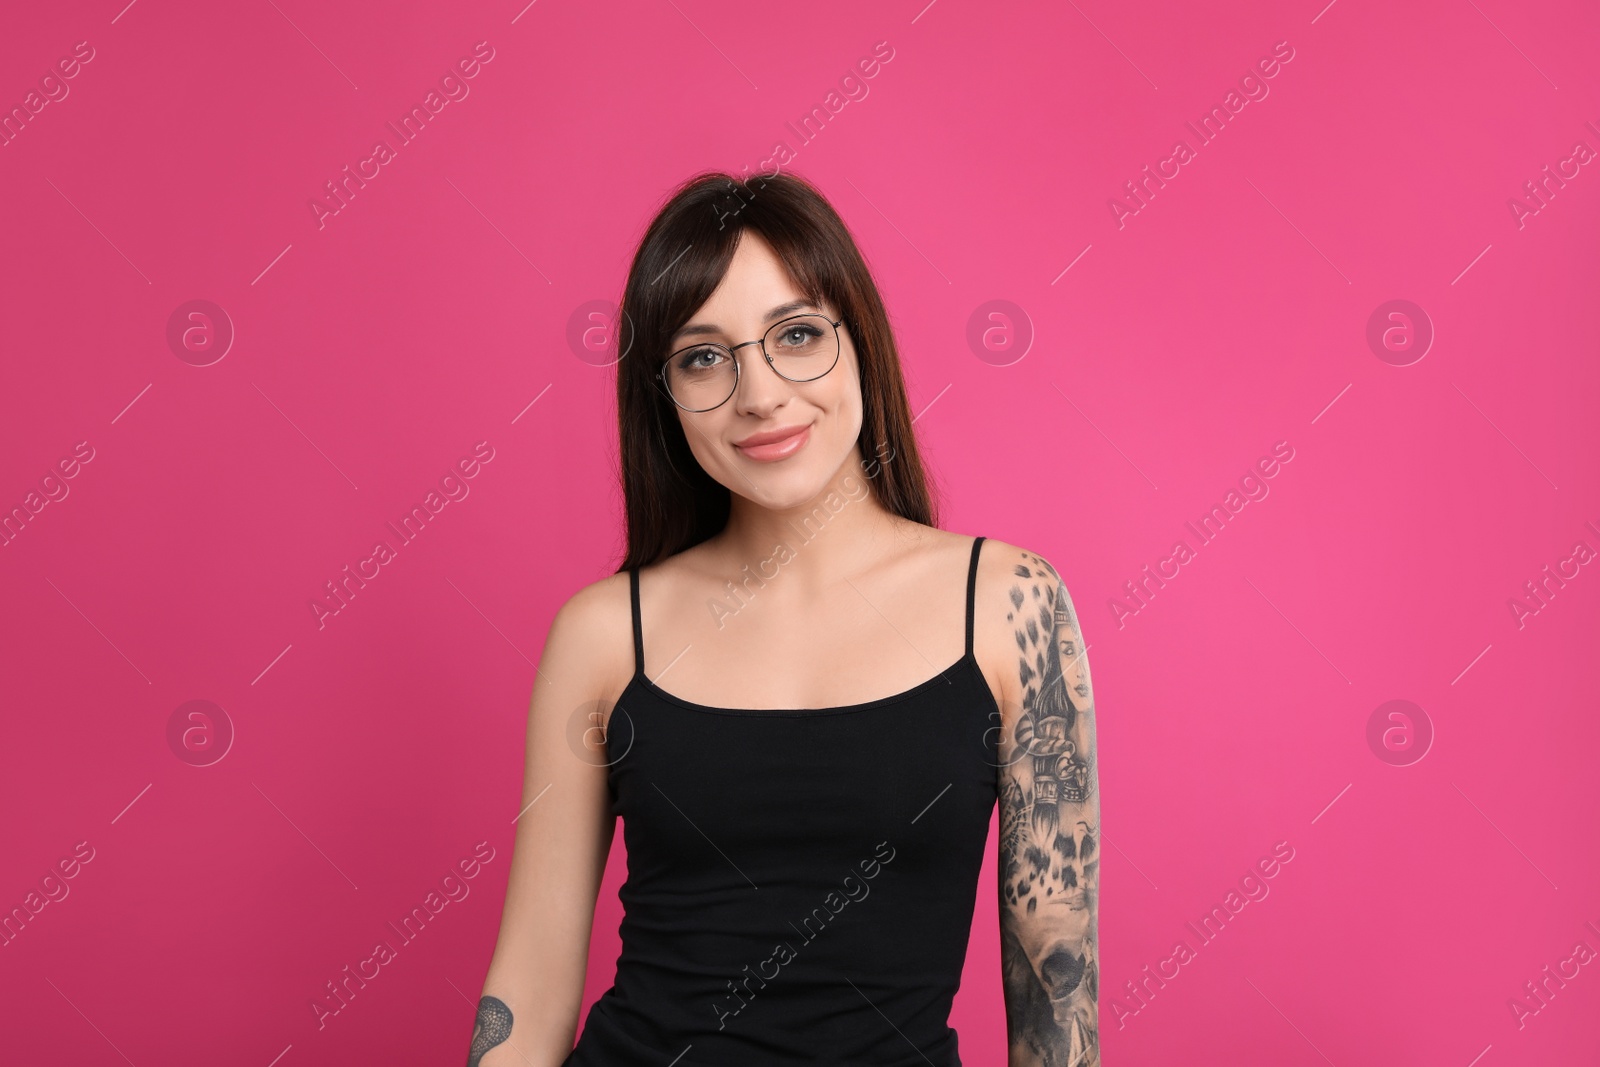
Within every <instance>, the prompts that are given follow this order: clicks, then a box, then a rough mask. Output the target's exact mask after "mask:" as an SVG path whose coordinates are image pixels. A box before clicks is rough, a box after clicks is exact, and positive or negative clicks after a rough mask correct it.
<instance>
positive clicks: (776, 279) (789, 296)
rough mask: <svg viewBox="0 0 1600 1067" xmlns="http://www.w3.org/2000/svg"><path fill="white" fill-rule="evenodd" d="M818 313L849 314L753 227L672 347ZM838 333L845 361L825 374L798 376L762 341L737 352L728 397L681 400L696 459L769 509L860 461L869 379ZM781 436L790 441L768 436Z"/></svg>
mask: <svg viewBox="0 0 1600 1067" xmlns="http://www.w3.org/2000/svg"><path fill="white" fill-rule="evenodd" d="M808 312H820V313H822V314H825V315H827V317H828V319H829V320H830V321H834V320H837V319H838V318H839V312H838V309H837V308H835V307H831V306H823V307H818V306H815V305H812V304H809V303H807V302H806V299H805V297H804V296H802V295H801V294H800V292H799V290H797V289H796V288H795V287H794V282H793V281H792V280H791V279H790V278H789V273H788V271H787V270H786V269H785V268H784V266H783V263H782V262H781V261H780V260H779V259H778V257H777V255H776V254H775V253H774V252H773V251H772V247H771V246H770V245H768V244H767V242H766V241H765V240H764V239H762V238H761V237H760V236H759V235H757V234H755V233H753V232H751V231H749V230H746V231H745V232H744V233H743V234H742V235H741V237H740V239H739V244H738V246H737V247H736V248H735V250H734V254H733V261H732V262H731V263H730V264H729V266H728V273H727V274H726V275H725V276H724V277H723V279H722V282H721V284H720V285H718V286H717V289H716V291H715V292H713V293H712V294H711V298H710V299H709V300H707V301H706V302H705V303H704V304H703V305H701V307H700V308H699V310H697V311H696V312H695V313H694V314H693V315H691V316H690V317H689V321H688V322H686V323H684V325H683V327H682V328H681V329H680V330H679V331H678V332H677V333H676V334H674V335H673V336H672V338H670V339H669V341H668V343H667V351H668V352H676V351H678V350H680V349H683V348H686V347H688V346H690V345H692V344H695V343H698V342H711V341H714V342H717V343H718V344H722V345H726V346H728V347H729V348H732V347H733V346H734V345H739V344H743V343H744V342H746V341H758V340H760V339H761V338H762V336H764V335H765V333H766V331H767V330H768V329H769V328H771V326H772V324H773V323H775V322H778V321H779V320H781V319H786V318H790V317H792V316H794V315H801V314H806V313H808ZM838 331H839V361H838V363H837V364H835V365H834V367H833V369H832V370H830V371H829V372H828V373H826V374H824V375H823V376H822V377H820V378H817V379H815V380H813V381H809V382H791V381H789V380H787V379H785V378H783V377H782V376H780V375H779V374H778V373H777V372H776V371H775V370H773V369H772V366H771V365H770V364H769V363H768V362H767V361H766V359H764V358H763V357H762V355H761V348H760V346H759V345H754V344H752V345H748V346H746V347H744V348H740V349H739V350H738V351H737V352H735V353H734V356H735V357H736V358H737V359H738V361H739V384H738V388H736V389H735V390H734V393H733V396H731V397H730V398H729V399H728V401H727V402H726V403H724V404H722V405H721V406H720V407H716V408H713V409H711V410H710V411H701V412H691V411H685V410H683V409H682V408H680V407H677V406H676V405H674V410H675V411H677V413H678V421H679V422H680V424H682V426H683V434H684V437H685V438H686V439H687V440H688V442H689V448H690V450H691V451H693V452H694V457H695V459H696V460H698V461H699V463H700V466H701V467H703V468H705V471H706V473H707V474H709V475H711V477H712V478H714V479H716V480H717V481H718V482H719V483H721V484H722V485H724V486H726V487H727V488H728V491H729V492H731V493H735V494H737V495H738V496H742V497H745V498H747V499H749V500H751V501H753V502H754V503H757V504H760V505H761V506H763V507H767V508H773V509H783V508H792V507H798V506H800V505H803V504H807V503H810V502H811V501H812V500H813V499H814V498H815V497H816V496H817V494H818V493H820V492H822V491H823V489H824V488H826V487H827V485H828V483H829V482H830V481H831V480H832V479H833V477H834V475H836V474H837V473H838V472H839V469H840V468H841V467H842V466H843V465H844V464H845V463H847V462H855V463H859V462H860V458H861V457H860V456H859V455H858V454H857V453H858V450H857V447H856V441H857V439H858V438H859V437H860V434H861V377H860V373H859V371H858V365H857V363H856V350H855V345H854V343H853V342H852V341H851V338H850V334H849V332H848V330H847V327H846V326H845V324H844V323H840V324H839V328H838ZM774 433H777V434H782V435H784V438H783V440H780V441H767V442H765V443H763V442H762V438H770V437H772V436H773V434H774ZM752 438H754V439H755V440H753V441H752V440H751V439H752ZM741 446H744V447H741Z"/></svg>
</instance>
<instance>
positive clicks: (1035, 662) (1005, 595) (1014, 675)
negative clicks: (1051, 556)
mask: <svg viewBox="0 0 1600 1067" xmlns="http://www.w3.org/2000/svg"><path fill="white" fill-rule="evenodd" d="M973 601H974V604H973V615H974V627H973V652H974V655H975V656H976V657H977V659H978V664H979V666H980V667H981V668H982V669H983V672H984V675H985V677H987V678H988V679H989V680H990V686H991V688H993V689H994V690H995V691H996V693H997V694H998V699H999V703H1000V706H1001V708H1002V709H1006V708H1008V707H1009V708H1011V709H1017V708H1019V707H1020V706H1021V705H1022V703H1023V700H1024V697H1025V695H1026V692H1027V690H1028V688H1029V687H1030V684H1037V680H1038V679H1039V677H1040V676H1041V675H1043V674H1044V673H1045V672H1047V671H1048V670H1049V669H1050V667H1051V665H1052V664H1053V662H1054V657H1055V655H1056V654H1057V653H1058V651H1059V650H1058V649H1056V647H1055V646H1056V645H1057V643H1058V641H1059V639H1060V638H1062V637H1063V636H1064V635H1065V633H1066V631H1068V630H1070V631H1072V632H1073V633H1076V631H1077V628H1078V627H1077V618H1076V615H1075V613H1074V611H1073V608H1072V598H1071V596H1070V595H1069V594H1068V592H1067V587H1066V584H1065V583H1064V582H1063V581H1062V578H1061V574H1060V572H1059V571H1058V570H1057V569H1056V567H1055V566H1054V565H1053V564H1052V563H1051V562H1050V560H1048V559H1046V558H1045V557H1044V556H1042V555H1040V554H1039V553H1037V552H1034V551H1031V550H1029V549H1026V548H1022V547H1020V546H1017V545H1013V544H1008V543H1007V542H1005V541H997V540H994V539H992V538H990V539H987V540H985V541H984V543H983V549H982V552H981V554H980V556H979V559H978V581H977V588H976V590H975V591H974V597H973ZM1008 715H1009V712H1008Z"/></svg>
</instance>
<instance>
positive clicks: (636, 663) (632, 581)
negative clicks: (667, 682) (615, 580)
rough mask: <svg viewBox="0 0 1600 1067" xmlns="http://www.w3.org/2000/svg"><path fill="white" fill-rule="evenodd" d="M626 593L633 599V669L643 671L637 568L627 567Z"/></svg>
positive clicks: (637, 672)
mask: <svg viewBox="0 0 1600 1067" xmlns="http://www.w3.org/2000/svg"><path fill="white" fill-rule="evenodd" d="M628 595H629V597H630V598H631V599H632V601H633V670H634V673H635V674H643V673H644V627H643V625H642V624H641V623H640V622H639V568H638V567H629V568H628Z"/></svg>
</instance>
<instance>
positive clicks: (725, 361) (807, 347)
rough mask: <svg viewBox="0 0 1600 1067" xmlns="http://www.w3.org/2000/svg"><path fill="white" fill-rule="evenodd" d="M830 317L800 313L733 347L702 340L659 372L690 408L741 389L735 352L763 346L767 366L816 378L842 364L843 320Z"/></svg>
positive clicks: (707, 406) (718, 401) (793, 377)
mask: <svg viewBox="0 0 1600 1067" xmlns="http://www.w3.org/2000/svg"><path fill="white" fill-rule="evenodd" d="M843 321H844V320H843V319H838V320H834V319H830V318H828V317H827V316H826V315H795V316H793V317H792V318H787V319H783V320H782V321H780V322H775V323H773V324H772V326H771V328H770V329H768V330H767V332H766V333H765V334H764V335H762V338H761V340H759V341H745V342H744V343H742V344H737V345H734V346H733V347H732V348H729V347H728V346H727V345H719V344H716V343H713V342H702V343H700V344H697V345H690V346H689V347H688V348H680V349H678V351H676V352H674V353H672V355H670V356H668V357H667V361H666V362H665V363H664V364H662V366H661V369H660V370H659V371H657V372H656V376H657V377H658V378H660V379H661V384H662V385H663V386H665V387H666V390H667V396H669V397H671V398H672V402H673V403H674V404H676V405H678V406H679V407H680V408H682V409H683V410H685V411H692V412H701V411H710V410H711V409H712V408H716V407H721V406H722V405H723V404H725V403H727V402H728V398H729V397H731V396H733V393H734V390H736V389H738V388H739V360H738V359H736V358H735V357H734V353H735V352H737V351H738V350H739V349H741V348H747V347H749V346H750V345H759V346H760V347H761V354H762V355H763V356H765V357H766V360H767V365H768V366H770V367H771V368H772V369H773V370H774V371H776V372H777V373H778V376H779V377H781V378H784V379H785V380H787V381H791V382H814V381H816V380H817V379H818V378H820V377H822V376H823V375H824V374H827V373H828V372H829V371H831V370H832V369H833V368H834V365H835V364H837V363H838V362H839V347H840V346H839V323H841V322H843Z"/></svg>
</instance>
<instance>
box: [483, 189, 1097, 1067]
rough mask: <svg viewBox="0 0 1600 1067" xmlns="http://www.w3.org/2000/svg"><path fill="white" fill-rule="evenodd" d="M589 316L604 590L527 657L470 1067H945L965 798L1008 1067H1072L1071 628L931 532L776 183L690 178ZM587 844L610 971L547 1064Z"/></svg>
mask: <svg viewBox="0 0 1600 1067" xmlns="http://www.w3.org/2000/svg"><path fill="white" fill-rule="evenodd" d="M622 308H623V311H624V315H623V322H624V325H625V326H627V327H629V328H628V329H626V330H625V331H624V332H623V337H622V339H621V351H622V358H621V359H620V361H619V362H618V364H617V371H618V375H617V401H618V422H619V425H620V432H621V464H622V487H623V496H624V501H625V506H626V511H627V527H628V529H627V553H626V558H625V559H624V561H623V565H622V567H621V569H620V570H619V571H618V572H617V573H616V574H615V575H613V576H612V577H610V578H606V579H604V580H602V581H599V582H596V583H594V584H593V585H590V586H588V587H587V588H584V589H582V590H580V591H579V592H578V593H577V594H576V595H574V596H573V597H572V599H571V600H569V601H568V602H567V603H566V604H565V605H564V606H563V607H562V608H561V610H560V611H559V612H558V613H557V615H556V617H555V620H554V621H553V623H552V624H551V627H550V633H549V637H548V639H547V642H546V647H545V651H544V655H543V658H542V659H541V661H540V664H539V672H538V679H537V681H536V682H535V685H534V691H533V699H532V709H531V712H530V716H529V726H528V749H527V774H526V779H525V783H524V804H525V807H524V809H523V814H522V815H521V816H520V817H519V819H518V823H517V836H516V842H515V855H514V858H513V860H512V864H511V872H510V875H509V884H508V886H507V896H506V904H505V912H504V916H503V919H502V923H501V927H500V936H499V940H498V943H497V944H496V946H495V952H494V958H493V960H492V962H491V964H490V967H489V971H488V975H487V978H486V980H485V982H484V987H483V997H482V1000H481V1001H480V1004H479V1008H478V1014H477V1021H476V1026H475V1028H474V1032H473V1038H472V1046H471V1052H470V1056H469V1059H468V1063H469V1065H480V1064H481V1067H500V1065H511V1064H519V1065H527V1064H532V1065H537V1067H557V1065H565V1067H602V1065H603V1067H619V1065H633V1064H660V1065H663V1067H665V1065H667V1064H674V1065H678V1067H691V1065H696V1064H703V1065H711V1064H737V1065H739V1067H761V1065H768V1064H772V1065H777V1064H800V1063H825V1064H832V1065H845V1064H848V1065H865V1064H873V1065H885V1067H896V1065H907V1067H909V1065H911V1064H918V1065H921V1064H934V1065H937V1067H946V1065H958V1064H959V1063H960V1059H959V1053H958V1049H957V1037H956V1032H955V1031H954V1030H953V1029H951V1028H950V1027H949V1025H948V1016H949V1010H950V1005H951V1001H952V998H953V996H954V994H955V991H956V987H957V985H958V982H959V979H960V975H961V969H962V965H963V962H964V960H965V955H966V947H967V935H968V932H969V930H970V928H971V923H972V915H973V907H974V901H975V896H976V882H977V877H978V871H979V867H980V864H981V863H982V858H983V848H984V845H985V843H986V840H987V834H988V828H989V823H990V819H991V812H992V811H993V809H994V804H995V803H996V800H997V799H998V800H999V802H1000V805H1001V807H1000V816H1001V818H1000V849H1001V852H1000V857H999V859H1000V879H1001V882H1000V898H1001V899H1000V902H999V903H1000V923H1001V932H1002V952H1003V971H1004V994H1005V1002H1006V1011H1007V1022H1008V1026H1007V1030H1008V1033H1009V1037H1010V1050H1009V1057H1010V1063H1011V1064H1012V1065H1014V1067H1015V1065H1021V1064H1042V1065H1050V1067H1090V1065H1095V1064H1098V1063H1099V1062H1100V1055H1099V1028H1098V1024H1097V1015H1096V1002H1097V1001H1096V998H1097V995H1098V979H1099V967H1098V961H1097V955H1096V917H1097V897H1098V868H1099V848H1098V832H1099V822H1100V818H1099V798H1098V793H1097V788H1096V786H1097V777H1096V773H1095V749H1094V726H1093V697H1092V695H1091V692H1090V688H1089V672H1088V666H1087V663H1086V661H1085V659H1084V654H1083V648H1082V641H1081V636H1080V633H1079V630H1078V626H1077V620H1076V618H1075V616H1074V614H1073V610H1072V604H1071V600H1070V598H1069V597H1068V595H1067V591H1066V588H1065V587H1064V586H1063V585H1062V584H1061V581H1060V579H1059V577H1058V576H1057V574H1056V571H1055V569H1054V568H1052V567H1051V566H1050V564H1049V563H1047V562H1045V560H1043V559H1042V558H1040V557H1039V556H1037V555H1034V554H1033V553H1031V552H1027V551H1025V550H1023V549H1020V548H1016V547H1014V546H1012V545H1008V544H1004V543H1002V542H999V541H985V540H984V539H983V538H969V537H965V536H960V535H957V534H954V533H948V532H945V531H942V530H940V529H938V528H937V526H936V517H935V509H934V503H933V501H932V499H931V497H930V494H929V490H928V487H927V480H926V476H925V474H924V471H923V467H922V462H921V459H920V458H919V455H918V451H917V445H916V440H915V438H914V437H913V435H912V427H911V423H912V418H911V415H910V411H909V407H908V404H907V400H906V392H905V386H904V383H903V381H902V378H901V374H900V367H899V362H898V355H897V353H896V349H895V343H894V338H893V336H892V334H891V332H890V328H889V324H888V318H887V315H886V313H885V311H884V307H883V304H882V301H881V300H880V298H879V296H878V292H877V289H876V287H875V285H874V283H873V280H872V277H871V274H870V273H869V272H868V270H867V267H866V264H865V263H864V261H863V260H862V257H861V254H860V252H859V251H858V250H857V248H856V246H855V243H854V242H853V240H852V239H851V237H850V234H849V232H848V231H847V230H846V228H845V226H844V223H843V222H842V221H841V220H840V219H839V217H838V215H837V214H836V213H835V212H834V211H833V209H832V208H831V207H830V206H829V205H828V204H827V202H826V201H825V200H824V199H823V198H822V196H821V195H820V194H819V193H818V192H817V191H816V190H815V189H813V188H812V187H811V186H810V185H808V184H806V183H805V182H803V181H801V180H800V179H797V178H794V177H790V176H784V175H779V176H775V177H772V178H769V179H762V178H753V179H750V180H749V181H748V182H740V181H737V180H735V179H732V178H730V177H729V176H727V175H722V174H709V175H703V176H700V177H698V178H696V179H693V180H691V181H690V182H688V183H686V184H685V185H684V186H683V187H682V188H681V189H680V190H679V191H678V192H677V193H676V195H674V196H673V197H672V199H671V200H670V201H669V202H668V203H667V204H666V206H665V207H664V208H663V209H662V210H661V212H660V213H659V215H658V216H657V217H656V218H655V220H654V221H653V222H652V223H651V225H650V227H649V229H648V230H647V232H646V233H645V235H644V238H643V240H642V241H641V243H640V246H639V249H638V251H637V253H636V254H635V256H634V260H633V264H632V267H631V269H630V271H629V275H628V280H627V286H626V289H625V292H624V296H623V303H622ZM630 635H631V636H630ZM1019 652H1020V655H1019ZM947 664H948V666H946V665H947ZM940 667H943V668H944V669H943V670H940V669H939V668H940ZM618 815H620V816H621V817H622V819H623V830H624V839H625V844H626V846H627V854H628V879H627V883H626V884H625V885H624V886H623V888H622V890H621V898H622V902H623V905H624V908H625V912H626V916H625V918H624V919H623V921H622V926H621V935H622V953H621V956H620V957H619V959H618V961H617V974H616V981H615V984H614V985H613V986H612V988H611V989H609V990H607V991H606V993H605V994H604V995H603V996H601V997H600V999H599V1000H598V1001H597V1002H596V1003H595V1004H594V1006H593V1008H592V1009H591V1011H590V1012H589V1015H588V1018H587V1020H586V1022H585V1025H584V1030H583V1033H582V1036H581V1039H580V1040H579V1041H578V1042H577V1045H576V1047H575V1048H574V1047H573V1045H572V1038H573V1034H574V1031H575V1029H576V1025H577V1017H578V1012H579V1009H580V1008H581V1006H582V996H583V984H584V970H585V965H586V961H587V951H588V944H589V936H590V930H591V925H592V921H593V909H594V903H595V897H596V894H597V892H598V887H599V884H600V879H601V874H602V871H603V869H604V865H605V860H606V856H607V853H608V850H609V848H610V844H611V839H612V831H613V828H614V825H615V819H616V817H617V816H618Z"/></svg>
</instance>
